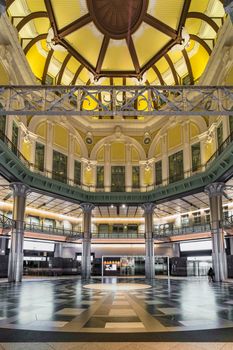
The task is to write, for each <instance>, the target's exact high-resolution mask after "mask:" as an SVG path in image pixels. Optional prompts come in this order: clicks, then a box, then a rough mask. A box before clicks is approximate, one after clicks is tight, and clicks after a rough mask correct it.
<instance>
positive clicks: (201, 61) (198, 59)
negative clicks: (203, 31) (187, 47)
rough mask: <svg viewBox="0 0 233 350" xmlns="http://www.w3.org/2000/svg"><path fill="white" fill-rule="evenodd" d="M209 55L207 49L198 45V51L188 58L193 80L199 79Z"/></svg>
mask: <svg viewBox="0 0 233 350" xmlns="http://www.w3.org/2000/svg"><path fill="white" fill-rule="evenodd" d="M208 60H209V55H208V53H207V51H206V50H205V49H204V48H203V47H202V46H201V45H200V46H199V49H198V52H197V53H196V54H195V55H194V56H192V57H191V58H190V63H191V67H192V71H193V77H194V80H196V79H199V78H200V77H201V75H202V73H203V72H204V70H205V67H206V65H207V63H208Z"/></svg>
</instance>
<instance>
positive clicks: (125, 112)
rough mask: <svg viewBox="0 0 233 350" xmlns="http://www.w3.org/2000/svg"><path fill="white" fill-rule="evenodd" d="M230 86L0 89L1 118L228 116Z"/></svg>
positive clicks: (5, 87)
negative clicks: (48, 116)
mask: <svg viewBox="0 0 233 350" xmlns="http://www.w3.org/2000/svg"><path fill="white" fill-rule="evenodd" d="M232 100H233V87H232V86H197V85H193V86H191V85H189V86H45V85H44V86H41V85H36V86H28V85H24V86H13V85H11V86H9V85H7V86H6V85H5V86H4V85H2V86H0V105H1V106H2V107H1V109H0V115H29V116H31V115H34V116H36V115H56V116H57V115H63V116H69V115H71V116H75V115H76V116H77V115H79V116H97V117H104V116H107V117H114V116H124V117H127V116H133V117H135V116H148V117H151V116H153V115H161V116H165V115H170V116H174V115H185V116H187V115H208V116H209V115H228V114H229V112H230V111H231V108H232Z"/></svg>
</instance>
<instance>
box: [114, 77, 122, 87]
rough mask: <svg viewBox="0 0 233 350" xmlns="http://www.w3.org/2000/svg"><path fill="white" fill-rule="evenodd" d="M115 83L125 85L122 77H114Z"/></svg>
mask: <svg viewBox="0 0 233 350" xmlns="http://www.w3.org/2000/svg"><path fill="white" fill-rule="evenodd" d="M113 84H114V85H115V86H116V85H123V80H122V78H114V81H113Z"/></svg>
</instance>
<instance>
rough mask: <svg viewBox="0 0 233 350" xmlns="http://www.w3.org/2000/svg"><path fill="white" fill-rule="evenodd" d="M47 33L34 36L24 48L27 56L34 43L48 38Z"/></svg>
mask: <svg viewBox="0 0 233 350" xmlns="http://www.w3.org/2000/svg"><path fill="white" fill-rule="evenodd" d="M47 35H48V34H47V33H44V34H40V35H37V36H36V37H35V38H33V39H32V40H31V41H30V42H29V43H28V44H27V46H26V47H25V48H24V54H25V56H26V55H27V53H28V51H29V50H30V49H31V48H32V46H33V45H35V44H36V43H37V42H38V41H40V40H43V39H46V38H47Z"/></svg>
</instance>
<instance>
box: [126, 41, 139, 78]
mask: <svg viewBox="0 0 233 350" xmlns="http://www.w3.org/2000/svg"><path fill="white" fill-rule="evenodd" d="M126 42H127V45H128V49H129V53H130V56H131V59H132V61H133V65H134V68H135V72H136V73H137V74H139V73H140V64H139V60H138V56H137V52H136V49H135V46H134V42H133V38H132V36H130V37H129V38H127V39H126Z"/></svg>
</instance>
